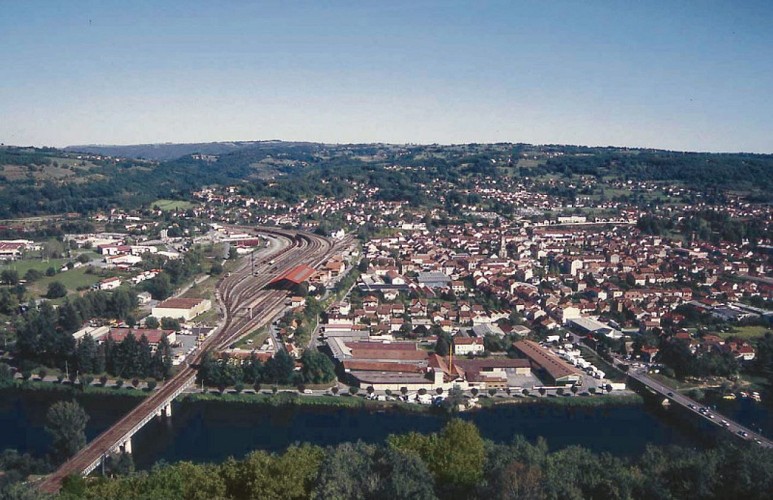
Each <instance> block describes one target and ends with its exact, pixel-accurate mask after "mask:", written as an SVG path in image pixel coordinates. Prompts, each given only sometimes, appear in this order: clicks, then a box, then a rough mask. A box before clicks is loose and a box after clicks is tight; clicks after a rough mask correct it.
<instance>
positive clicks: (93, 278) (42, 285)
mask: <svg viewBox="0 0 773 500" xmlns="http://www.w3.org/2000/svg"><path fill="white" fill-rule="evenodd" d="M86 269H87V268H86V266H84V267H79V268H77V269H70V270H69V271H65V272H62V273H59V274H56V275H54V276H45V277H43V278H41V279H39V280H38V281H36V282H35V283H32V284H30V285H28V286H29V289H30V291H31V292H32V293H33V294H34V295H36V296H43V295H45V293H46V290H48V284H49V283H52V282H54V281H59V282H60V283H62V284H63V285H64V286H65V287H67V292H68V295H69V294H74V293H77V290H78V288H81V287H90V286H91V285H93V284H94V283H97V282H98V281H100V280H102V279H103V277H102V276H99V275H97V274H86Z"/></svg>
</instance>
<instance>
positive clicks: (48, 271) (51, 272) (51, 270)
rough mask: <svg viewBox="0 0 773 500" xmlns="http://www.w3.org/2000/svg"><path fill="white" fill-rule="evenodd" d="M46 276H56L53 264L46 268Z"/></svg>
mask: <svg viewBox="0 0 773 500" xmlns="http://www.w3.org/2000/svg"><path fill="white" fill-rule="evenodd" d="M46 276H49V277H51V276H56V269H55V268H54V267H53V266H51V267H49V268H48V269H46Z"/></svg>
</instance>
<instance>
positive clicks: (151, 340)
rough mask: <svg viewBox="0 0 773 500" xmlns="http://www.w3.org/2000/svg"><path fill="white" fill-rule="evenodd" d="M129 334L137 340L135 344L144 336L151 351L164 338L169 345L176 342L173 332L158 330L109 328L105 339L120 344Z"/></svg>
mask: <svg viewBox="0 0 773 500" xmlns="http://www.w3.org/2000/svg"><path fill="white" fill-rule="evenodd" d="M129 334H132V335H134V338H135V339H136V340H137V342H139V340H140V339H141V338H142V336H143V335H144V336H145V338H146V339H148V344H150V347H151V348H153V349H155V348H156V347H158V344H159V343H160V342H161V340H162V339H163V338H164V337H166V339H167V340H168V341H169V343H170V344H174V343H175V342H176V341H177V335H176V334H175V332H174V330H159V329H151V328H138V329H132V328H111V329H110V333H108V334H107V338H109V339H110V340H112V341H113V342H115V343H116V344H120V343H121V342H123V341H124V339H125V338H126V337H128V336H129Z"/></svg>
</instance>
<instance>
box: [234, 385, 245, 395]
mask: <svg viewBox="0 0 773 500" xmlns="http://www.w3.org/2000/svg"><path fill="white" fill-rule="evenodd" d="M234 390H235V391H236V394H241V392H242V391H243V390H244V384H243V383H241V382H237V383H236V384H235V385H234Z"/></svg>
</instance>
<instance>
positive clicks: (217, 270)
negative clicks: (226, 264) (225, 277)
mask: <svg viewBox="0 0 773 500" xmlns="http://www.w3.org/2000/svg"><path fill="white" fill-rule="evenodd" d="M209 274H210V275H212V276H219V275H221V274H223V265H222V264H221V263H220V262H218V261H215V262H213V263H212V267H210V268H209Z"/></svg>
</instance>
